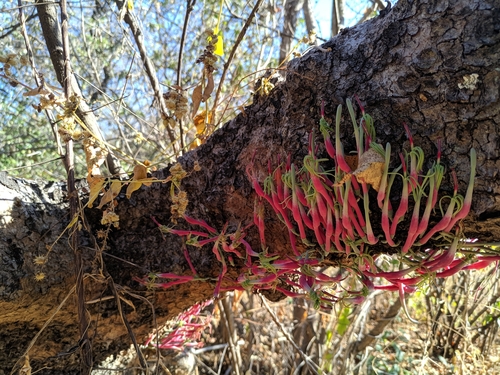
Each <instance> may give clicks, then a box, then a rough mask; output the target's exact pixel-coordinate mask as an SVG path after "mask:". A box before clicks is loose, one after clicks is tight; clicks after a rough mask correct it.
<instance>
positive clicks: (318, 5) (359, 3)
mask: <svg viewBox="0 0 500 375" xmlns="http://www.w3.org/2000/svg"><path fill="white" fill-rule="evenodd" d="M384 2H385V1H384ZM332 3H333V0H314V5H315V16H316V21H317V22H318V23H319V27H320V32H318V36H319V37H321V38H324V39H329V38H330V24H331V17H332ZM367 4H371V1H370V0H346V6H345V21H346V25H345V26H352V25H353V24H354V23H356V21H357V20H358V19H359V17H360V16H361V15H362V14H363V11H364V9H365V8H366V7H367Z"/></svg>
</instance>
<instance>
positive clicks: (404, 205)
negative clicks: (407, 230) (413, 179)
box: [391, 154, 408, 238]
mask: <svg viewBox="0 0 500 375" xmlns="http://www.w3.org/2000/svg"><path fill="white" fill-rule="evenodd" d="M399 157H400V158H401V162H402V165H403V193H402V195H401V200H400V201H399V207H398V209H397V211H396V213H395V214H394V218H393V219H392V224H391V237H392V238H394V235H395V234H396V228H397V226H398V224H399V221H400V220H401V219H402V218H403V216H404V215H405V214H406V211H407V210H408V179H407V176H406V163H405V160H404V157H403V155H402V154H399Z"/></svg>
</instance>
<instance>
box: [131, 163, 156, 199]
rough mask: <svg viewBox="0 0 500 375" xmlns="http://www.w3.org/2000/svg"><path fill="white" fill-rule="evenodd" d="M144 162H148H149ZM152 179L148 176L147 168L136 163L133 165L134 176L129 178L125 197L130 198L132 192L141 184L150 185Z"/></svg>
mask: <svg viewBox="0 0 500 375" xmlns="http://www.w3.org/2000/svg"><path fill="white" fill-rule="evenodd" d="M144 163H145V164H149V162H144ZM153 181H154V179H153V178H148V168H147V167H146V166H145V165H143V164H137V165H136V166H135V167H134V176H133V177H132V179H131V180H130V183H129V185H128V187H127V193H126V194H127V198H128V199H130V196H131V195H132V193H133V192H134V191H136V190H138V189H140V188H141V186H142V185H143V184H144V185H145V186H151V184H152V183H153Z"/></svg>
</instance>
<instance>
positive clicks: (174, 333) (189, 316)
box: [144, 300, 212, 351]
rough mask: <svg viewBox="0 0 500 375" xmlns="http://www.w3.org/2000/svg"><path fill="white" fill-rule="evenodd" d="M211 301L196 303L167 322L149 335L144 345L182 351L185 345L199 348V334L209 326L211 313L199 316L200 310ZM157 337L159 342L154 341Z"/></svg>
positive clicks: (200, 344)
mask: <svg viewBox="0 0 500 375" xmlns="http://www.w3.org/2000/svg"><path fill="white" fill-rule="evenodd" d="M211 303H212V301H211V300H209V301H206V302H202V303H197V304H196V305H194V306H191V307H190V308H189V309H187V310H186V311H184V312H182V313H181V314H179V316H177V318H176V319H175V321H172V322H170V323H167V325H166V326H165V327H163V328H162V329H161V330H160V332H155V333H153V334H152V335H150V336H149V338H148V339H147V341H146V342H145V344H144V345H146V346H147V345H154V346H157V347H158V348H161V349H171V350H178V351H182V350H184V349H185V348H186V347H190V348H199V347H201V346H202V345H203V343H202V342H201V340H200V339H201V334H202V333H203V331H205V329H206V328H207V327H209V326H210V321H211V315H207V316H205V317H203V316H201V313H202V310H203V309H204V308H205V307H207V306H208V305H210V304H211ZM158 337H160V338H159V343H156V342H155V341H156V340H157V338H158Z"/></svg>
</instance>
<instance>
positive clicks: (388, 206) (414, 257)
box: [142, 100, 500, 308]
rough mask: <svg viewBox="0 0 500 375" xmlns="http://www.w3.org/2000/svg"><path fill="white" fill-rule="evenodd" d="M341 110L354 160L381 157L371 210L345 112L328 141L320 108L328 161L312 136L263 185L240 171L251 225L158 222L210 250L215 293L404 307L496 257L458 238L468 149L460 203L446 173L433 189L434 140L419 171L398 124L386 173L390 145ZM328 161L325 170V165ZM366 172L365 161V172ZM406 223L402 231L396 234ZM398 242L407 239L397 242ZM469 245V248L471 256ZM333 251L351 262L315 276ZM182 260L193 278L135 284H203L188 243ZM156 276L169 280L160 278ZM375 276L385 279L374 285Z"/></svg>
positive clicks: (420, 157) (466, 206) (418, 156)
mask: <svg viewBox="0 0 500 375" xmlns="http://www.w3.org/2000/svg"><path fill="white" fill-rule="evenodd" d="M358 103H359V101H358ZM347 107H348V109H349V113H350V117H351V120H352V123H353V128H354V135H355V138H356V145H357V149H356V152H357V158H358V160H359V161H361V160H363V154H364V153H368V152H371V153H372V154H374V152H375V153H377V154H378V155H379V158H378V160H381V161H383V167H382V168H380V164H379V170H380V176H378V178H375V180H378V182H377V188H378V192H377V194H376V202H377V204H376V205H375V204H374V205H370V188H371V187H370V184H373V176H372V177H371V179H364V178H359V176H361V173H358V172H359V168H360V167H361V166H359V167H358V168H356V167H355V168H354V170H353V168H351V167H350V166H349V164H348V163H347V161H346V157H345V154H344V148H343V145H342V143H341V141H340V130H339V129H340V119H341V114H342V107H341V106H339V107H338V109H337V114H336V126H335V142H334V143H333V142H332V140H331V132H332V129H331V128H330V126H329V125H328V123H327V121H326V119H325V117H324V110H323V108H322V111H321V112H322V113H321V121H320V131H321V133H322V135H323V139H324V144H325V148H326V152H327V154H328V156H329V157H330V158H329V159H320V158H318V156H317V154H318V147H317V145H315V142H314V137H313V136H312V135H311V137H310V143H309V153H308V155H306V156H305V158H304V160H303V163H302V166H298V165H296V164H295V163H292V162H291V160H290V158H288V160H287V161H286V162H279V161H278V164H279V165H278V166H277V167H276V168H274V170H273V169H272V167H271V164H270V163H269V165H268V169H269V170H268V172H269V175H268V177H267V178H266V179H265V180H264V182H263V185H261V183H260V182H259V181H258V178H257V174H256V173H255V171H254V165H253V162H252V164H250V165H249V166H248V167H247V174H248V176H249V178H250V180H251V181H252V184H253V188H254V189H255V192H256V194H257V199H256V201H255V210H254V223H251V224H250V225H248V226H247V227H244V228H238V229H237V230H236V231H235V232H234V233H227V225H226V227H225V228H223V230H222V231H221V232H218V231H217V230H216V229H215V228H213V227H211V226H210V225H208V224H207V223H206V222H205V221H203V220H197V219H193V218H190V217H188V216H185V217H184V218H185V220H186V221H187V222H188V223H189V224H191V225H192V226H197V227H199V228H201V229H200V230H179V229H174V228H169V227H167V226H164V225H161V224H159V223H157V224H158V225H159V227H160V229H161V230H162V231H164V232H168V233H173V234H176V235H179V236H182V237H185V243H186V245H190V246H195V247H203V246H205V245H208V244H210V245H211V246H212V251H213V253H214V254H215V257H216V258H217V260H218V261H219V262H220V264H221V270H220V273H219V277H218V278H217V280H216V284H215V290H214V296H217V295H218V294H219V293H220V292H221V291H225V290H254V291H259V290H273V291H278V292H281V293H283V294H284V295H286V296H290V297H299V296H309V297H310V298H311V300H312V301H313V302H314V305H315V307H317V308H329V307H331V305H332V304H334V303H336V302H338V301H340V300H342V301H344V302H351V303H359V302H361V301H363V299H364V297H365V296H366V295H367V293H368V292H369V291H370V290H373V289H385V290H394V291H399V293H400V296H401V298H402V299H403V301H404V298H403V297H404V294H405V293H407V292H412V291H414V290H415V289H416V286H417V284H419V283H421V282H423V281H425V280H426V279H428V278H429V277H438V278H441V277H448V276H451V275H453V274H455V273H456V272H458V271H460V270H465V269H480V268H484V267H486V266H487V265H489V264H491V263H492V262H496V261H498V260H500V256H499V255H498V254H495V253H491V252H490V253H488V252H479V251H477V250H478V248H477V247H476V246H475V245H474V244H471V243H469V242H466V241H465V240H463V239H462V238H461V237H460V226H459V223H460V221H461V219H463V218H465V217H466V216H467V215H468V213H469V210H470V207H471V202H472V192H473V185H474V178H475V169H476V152H475V150H474V149H472V150H471V152H470V157H471V168H470V169H471V174H470V180H469V185H468V188H467V192H466V195H465V197H464V196H462V195H460V194H459V193H458V182H457V178H456V176H455V173H454V172H453V171H452V176H453V180H454V184H455V186H454V192H453V195H444V196H443V193H442V192H441V191H440V185H441V181H442V179H443V175H444V170H445V168H444V166H443V165H442V164H441V144H438V154H437V157H436V160H435V162H434V163H433V165H432V167H431V168H430V169H429V170H427V171H424V170H423V166H424V153H423V151H422V149H421V148H420V147H418V146H415V145H414V143H413V138H412V136H411V134H410V131H409V129H408V127H406V125H405V129H406V132H407V135H408V138H409V141H410V150H409V151H405V152H404V154H403V153H401V154H399V155H398V157H397V159H398V160H399V162H398V163H396V164H397V166H396V167H393V168H392V170H389V168H390V165H391V146H390V144H387V145H386V147H385V149H384V147H382V146H381V145H379V144H377V143H375V142H374V140H375V129H374V126H373V120H372V118H371V117H370V116H369V115H368V114H366V113H365V112H364V109H363V108H362V107H361V105H360V109H361V112H362V118H361V120H360V123H359V125H358V124H357V121H356V118H355V114H354V110H353V107H352V103H351V101H350V100H347ZM365 156H366V155H365ZM325 164H326V165H329V166H330V169H325V167H324V165H325ZM371 167H372V166H371V165H370V163H369V162H366V160H365V165H364V166H363V168H365V169H366V168H368V169H369V168H371ZM376 170H377V169H376V168H374V171H376ZM372 174H373V173H372ZM375 177H377V176H376V175H375ZM396 178H398V179H400V181H401V183H400V184H395V183H394V182H395V180H396ZM393 186H401V192H394V191H392V189H393ZM372 187H374V186H372ZM373 196H374V195H372V197H373ZM391 197H399V199H398V203H397V207H393V202H391ZM372 199H374V198H372ZM393 200H394V198H393ZM264 202H267V204H268V205H269V206H270V207H271V208H272V209H273V211H274V212H275V214H276V215H277V216H278V218H279V219H280V220H281V222H282V223H283V225H284V228H286V230H287V231H288V234H289V238H290V245H291V252H290V254H289V255H287V256H286V257H285V258H284V257H282V256H279V255H278V254H273V253H271V252H269V249H268V247H267V246H266V235H265V217H264V212H265V209H264ZM373 207H378V209H379V210H380V214H379V215H376V217H381V222H380V223H379V226H378V227H380V228H381V229H382V232H383V234H382V233H380V234H375V233H374V231H373V226H372V223H371V219H372V218H373V216H375V215H371V213H370V209H371V208H372V209H373ZM431 215H433V216H434V217H436V216H438V217H440V219H439V220H438V221H437V222H436V223H435V224H433V225H429V221H430V220H429V219H430V218H431ZM408 222H409V223H408ZM253 224H255V225H256V226H257V228H258V231H259V235H260V242H261V251H259V252H257V251H254V250H253V249H252V247H251V246H250V245H249V243H248V242H247V241H246V240H245V236H246V234H247V232H246V231H247V229H248V227H249V226H251V225H253ZM403 224H404V225H403ZM403 226H404V227H405V228H408V229H403V228H402V227H403ZM402 230H405V233H404V235H403V234H402V233H400V232H401V231H402ZM398 231H399V232H398ZM396 238H405V240H404V241H397V240H396ZM431 238H432V239H433V241H431V242H432V243H438V242H439V243H440V245H439V246H436V245H432V246H431V247H429V248H427V247H426V243H428V241H429V240H431ZM298 241H301V243H302V244H301V246H298ZM376 244H383V245H384V246H387V247H390V248H393V251H391V253H392V254H393V256H394V254H395V256H397V258H398V261H399V262H398V263H399V264H400V265H401V266H402V269H398V270H387V269H386V267H385V264H386V263H384V259H385V258H384V256H381V255H377V254H375V255H374V254H370V252H369V250H370V246H373V245H376ZM471 248H472V249H473V251H470V249H471ZM467 249H469V250H467ZM332 254H336V256H335V257H333V259H337V260H338V259H344V260H346V259H347V258H349V261H341V263H342V264H341V265H339V268H338V270H337V272H336V274H335V275H334V276H332V275H330V274H327V273H325V272H324V271H322V270H320V267H321V266H322V265H323V264H324V260H325V259H326V258H327V257H330V259H332V257H331V256H332ZM184 255H185V257H186V261H187V263H188V264H189V267H190V269H191V274H189V275H175V274H172V273H159V274H155V275H153V276H152V277H150V278H149V279H147V280H142V283H143V284H145V285H149V286H152V287H161V288H168V287H171V286H173V285H176V284H182V283H187V282H192V281H199V280H202V279H201V278H200V277H199V276H198V275H197V272H196V270H195V268H194V267H193V264H192V262H191V260H190V258H189V253H188V250H187V247H185V248H184ZM235 257H237V258H239V259H241V260H242V261H244V264H245V266H244V268H243V271H242V272H241V273H240V275H239V276H238V277H237V278H236V279H231V278H229V277H228V276H227V270H228V268H227V265H228V264H234V258H235ZM400 268H401V267H400ZM158 279H163V280H167V281H165V282H157V281H158ZM375 279H378V280H380V279H385V280H386V281H387V282H386V283H379V285H375V284H374V280H375ZM204 280H206V279H204Z"/></svg>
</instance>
